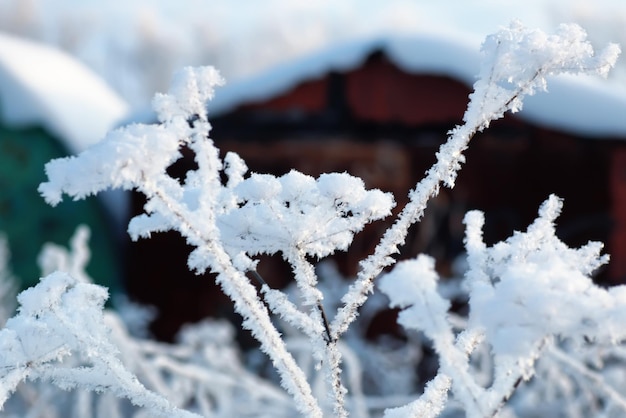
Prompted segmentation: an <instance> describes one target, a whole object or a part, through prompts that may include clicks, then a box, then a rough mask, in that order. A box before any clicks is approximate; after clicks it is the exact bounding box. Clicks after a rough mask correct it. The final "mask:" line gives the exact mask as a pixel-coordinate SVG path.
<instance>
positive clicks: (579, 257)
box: [380, 196, 626, 417]
mask: <svg viewBox="0 0 626 418" xmlns="http://www.w3.org/2000/svg"><path fill="white" fill-rule="evenodd" d="M560 210H561V201H560V200H559V199H558V198H557V197H556V196H550V198H549V199H548V200H546V201H545V202H544V203H543V205H542V206H541V208H540V209H539V217H538V218H537V219H536V220H535V221H534V222H533V223H532V224H531V225H530V226H529V227H528V229H527V231H526V232H524V233H521V232H517V233H515V234H514V235H513V236H512V237H510V238H509V239H507V240H506V241H503V242H499V243H497V244H495V245H493V246H492V247H487V246H486V245H485V244H484V242H483V240H482V231H481V229H482V226H483V223H484V219H483V215H482V213H481V212H478V211H473V212H470V213H468V214H467V216H466V218H465V223H466V225H467V235H466V241H465V242H466V249H467V252H468V262H469V270H468V271H467V273H466V275H465V285H466V289H467V291H468V296H469V304H470V313H469V318H468V323H467V330H466V331H464V332H462V333H460V334H458V335H456V336H455V334H454V333H453V332H452V327H451V325H450V323H449V321H448V309H449V304H448V302H447V301H446V300H444V299H443V298H442V297H441V296H440V295H439V294H438V293H437V289H436V281H437V279H438V277H437V275H436V273H435V271H434V261H433V260H432V259H430V258H427V257H426V256H420V257H418V258H417V259H416V260H413V261H405V262H401V263H398V265H397V266H396V267H395V268H394V270H393V271H392V272H391V273H389V274H387V275H385V276H384V277H383V278H382V279H381V283H380V288H381V290H382V291H383V292H385V293H386V294H387V295H388V296H389V298H390V306H391V307H399V308H401V309H402V311H401V312H400V315H399V317H398V322H399V323H400V324H401V325H403V326H404V327H405V328H407V329H416V330H419V331H422V332H424V333H425V334H426V336H428V337H429V338H430V339H431V340H432V341H433V346H434V348H435V350H436V351H437V354H438V356H439V363H440V376H449V378H450V379H451V387H452V392H453V393H454V398H455V399H456V400H458V401H460V402H461V403H462V404H463V406H464V410H465V412H466V413H467V415H468V417H485V416H488V417H490V416H495V415H496V413H497V412H498V411H499V410H500V408H501V407H502V406H503V403H505V402H506V401H507V400H508V399H509V398H510V396H511V395H512V393H513V392H514V391H515V389H516V388H517V387H518V385H519V384H520V382H521V381H526V380H528V379H530V377H532V376H533V374H534V369H535V362H536V361H537V359H539V358H540V357H541V356H543V355H545V354H546V352H547V353H548V354H552V355H555V356H557V357H559V359H560V360H561V361H563V362H564V363H565V364H566V365H567V366H568V367H570V368H572V369H573V370H574V371H576V372H577V373H580V374H582V375H583V376H584V377H585V378H586V379H589V380H592V381H594V380H596V381H597V380H598V379H599V378H598V377H597V376H596V374H595V373H593V372H585V371H584V369H585V367H584V366H582V365H580V364H578V363H577V362H576V361H574V360H569V359H568V357H567V356H563V355H559V353H560V351H559V350H557V349H556V348H554V344H555V341H556V340H558V339H560V340H567V341H571V342H572V343H574V344H583V343H585V342H586V341H593V342H594V343H595V344H602V345H609V346H610V345H614V344H616V343H619V342H621V341H625V340H626V331H625V330H624V329H623V327H622V326H621V324H622V323H623V318H625V317H626V308H625V307H624V306H626V286H617V287H613V288H610V289H603V288H600V287H598V286H596V285H595V284H594V283H593V281H592V279H591V278H590V275H591V274H592V273H593V271H594V270H596V269H597V268H598V267H600V266H601V265H602V264H604V263H606V262H607V261H608V256H606V255H601V254H600V251H601V249H602V245H601V244H600V243H596V242H590V243H588V244H587V245H585V246H582V247H581V248H578V249H572V248H569V247H567V246H566V245H565V244H564V243H563V242H561V241H560V240H559V239H558V237H557V236H556V235H555V226H554V221H555V220H556V218H557V216H558V215H559V213H560ZM537 318H541V320H538V319H537ZM468 333H470V334H474V336H473V337H471V338H470V339H469V340H468V335H470V334H468ZM477 338H478V340H482V339H484V341H485V343H486V344H488V345H489V347H490V350H491V353H492V355H493V357H494V377H493V380H492V382H491V385H490V386H489V387H488V388H483V387H481V386H480V385H479V384H478V383H477V381H476V379H475V378H474V377H473V376H472V375H471V373H470V367H469V366H470V362H469V354H471V352H472V351H473V350H474V349H475V348H476V342H478V340H477ZM472 340H474V342H472ZM468 343H469V345H468ZM601 387H604V392H605V393H606V394H607V396H608V398H610V399H611V400H612V401H615V402H616V405H622V406H623V405H626V404H623V403H622V402H619V401H621V400H622V399H621V397H615V396H616V392H615V391H614V390H613V389H611V388H610V387H608V386H601ZM625 411H626V410H624V411H623V412H625Z"/></svg>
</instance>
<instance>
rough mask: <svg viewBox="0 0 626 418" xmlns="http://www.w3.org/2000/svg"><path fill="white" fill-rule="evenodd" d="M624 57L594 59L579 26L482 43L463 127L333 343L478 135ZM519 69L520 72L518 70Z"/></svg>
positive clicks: (453, 134) (369, 270)
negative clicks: (552, 83) (550, 79)
mask: <svg viewBox="0 0 626 418" xmlns="http://www.w3.org/2000/svg"><path fill="white" fill-rule="evenodd" d="M533 44H534V45H533ZM523 48H526V50H523ZM520 51H521V52H522V53H521V54H520ZM619 52H620V50H619V47H618V46H617V45H609V46H608V47H607V48H606V49H605V50H604V51H602V53H601V54H599V55H598V56H594V52H593V49H592V48H591V46H590V45H589V43H588V42H587V41H586V34H585V32H584V31H583V30H582V29H581V28H579V27H577V26H575V25H561V26H560V27H559V32H558V33H557V34H555V35H552V36H547V35H545V34H544V33H542V32H540V31H538V30H534V31H533V30H528V29H526V28H524V27H523V26H522V25H521V24H520V23H519V22H514V23H513V24H512V25H511V27H510V28H509V29H508V30H503V31H501V32H499V33H496V34H494V35H491V36H489V37H487V40H486V41H485V43H484V44H483V53H484V55H485V59H484V61H483V64H482V68H481V72H480V75H479V78H478V81H477V82H476V84H475V85H474V92H473V93H472V94H471V95H470V103H469V104H468V107H467V110H466V112H465V114H464V116H463V124H462V125H461V126H457V127H456V128H455V129H453V130H452V131H450V133H449V136H448V140H447V141H446V143H444V144H443V145H442V146H441V148H440V149H439V151H438V152H437V154H436V157H437V161H436V163H435V164H434V165H433V166H432V167H431V168H430V169H429V170H428V172H427V174H426V176H425V177H424V178H423V179H422V180H421V181H420V182H419V183H418V184H417V185H416V187H415V189H413V190H412V191H411V192H410V193H409V202H408V203H407V204H406V206H405V207H404V208H403V209H402V211H401V212H400V214H399V215H398V218H397V220H396V222H395V223H394V224H393V225H392V226H391V227H390V228H389V229H388V230H387V231H385V234H384V235H383V237H382V239H381V241H380V243H379V244H378V245H377V246H376V248H375V250H374V253H373V254H372V255H371V256H369V257H367V258H366V259H365V260H363V261H362V262H361V263H360V270H359V273H358V275H357V280H356V282H355V283H354V285H353V286H352V287H351V289H350V291H349V292H348V293H347V294H346V296H345V297H344V298H343V302H344V306H343V307H342V308H341V309H340V310H339V312H338V313H337V316H336V317H335V319H334V320H333V323H332V328H331V332H332V336H333V339H337V338H339V336H340V335H341V334H343V333H344V332H346V330H347V329H348V327H349V326H350V323H352V321H354V319H355V318H356V316H357V310H358V309H359V307H360V306H361V305H362V304H363V303H365V301H366V300H367V296H368V294H369V293H371V292H372V289H373V282H374V279H375V278H376V277H377V276H378V275H379V274H380V273H381V272H382V270H383V268H385V267H387V266H389V265H392V264H393V263H394V259H393V258H392V257H391V256H392V255H393V254H395V253H397V252H398V246H399V245H401V244H402V243H404V241H405V238H406V235H407V233H408V229H409V228H410V226H411V225H413V224H415V223H416V222H418V221H419V220H420V219H421V218H422V216H423V215H424V210H425V209H426V206H427V204H428V201H429V200H430V199H431V198H433V197H434V196H436V195H437V194H438V193H439V188H440V187H441V185H442V184H444V185H445V186H447V187H450V188H452V187H454V182H455V179H456V175H457V173H458V171H459V170H460V169H461V164H462V163H463V162H465V157H464V156H463V152H464V151H465V150H466V149H467V146H468V144H469V142H470V140H471V139H472V138H473V137H474V135H475V134H476V133H478V132H480V131H482V130H484V129H486V128H487V127H488V126H489V124H490V123H491V122H492V121H494V120H497V119H500V118H502V117H503V116H504V113H505V112H506V111H509V110H510V111H512V112H516V111H519V110H520V109H521V107H522V99H523V97H524V96H526V95H532V94H534V93H535V92H536V91H537V90H545V89H546V80H545V77H546V76H548V75H554V74H560V73H586V74H600V75H606V74H607V72H608V71H609V69H610V68H611V67H612V66H613V65H614V64H615V61H616V59H617V56H618V55H619ZM515 55H517V56H515ZM524 55H526V57H525V56H524ZM525 58H526V59H528V61H525ZM511 61H512V62H511ZM515 64H518V65H520V68H515ZM509 67H513V68H509ZM515 71H517V74H516V73H515Z"/></svg>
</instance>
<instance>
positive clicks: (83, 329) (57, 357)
mask: <svg viewBox="0 0 626 418" xmlns="http://www.w3.org/2000/svg"><path fill="white" fill-rule="evenodd" d="M106 298H107V292H106V290H105V289H103V288H101V287H100V286H96V285H92V284H87V283H81V282H79V281H77V280H75V279H73V278H71V277H70V276H68V275H67V274H65V273H53V274H51V275H49V276H47V277H46V278H44V279H43V280H42V281H41V283H39V284H38V285H37V286H35V287H34V288H31V289H28V290H26V291H24V292H22V293H21V294H20V295H19V297H18V301H19V303H20V307H19V313H18V314H17V315H16V316H14V317H12V318H11V319H9V321H7V324H6V327H5V328H4V329H2V330H1V331H0V351H1V352H2V353H3V355H2V357H0V405H3V404H4V403H5V402H6V400H7V398H8V397H9V395H10V393H11V392H13V391H14V390H15V389H16V388H17V385H18V384H19V383H21V382H22V381H24V380H26V379H31V380H34V379H40V380H42V381H50V382H51V383H54V384H55V385H57V386H59V387H60V388H62V389H73V388H76V387H81V388H83V389H88V390H92V391H97V392H100V391H103V390H106V391H108V392H110V393H112V394H115V395H116V396H120V397H125V398H128V399H129V400H130V401H131V402H133V403H134V404H135V405H138V406H145V407H147V408H148V409H149V410H150V411H152V413H154V414H156V415H159V416H164V417H196V416H197V415H196V414H192V413H190V412H187V411H184V410H181V409H178V408H176V407H175V406H173V405H171V404H170V403H169V401H167V400H166V399H165V398H163V397H161V396H159V395H157V394H155V393H153V392H150V391H149V390H147V389H146V388H145V387H144V386H143V385H142V384H140V383H139V381H138V380H137V379H136V378H135V376H133V375H132V374H131V373H129V372H128V371H127V370H126V369H125V368H124V366H123V365H122V363H121V362H120V360H119V358H118V356H117V354H118V351H117V349H116V348H115V347H114V346H113V345H112V344H111V343H110V342H109V340H108V335H107V334H108V331H107V328H106V326H105V325H104V318H103V315H102V307H103V304H104V301H105V300H106ZM68 356H78V357H80V358H83V359H84V360H85V361H86V362H87V364H88V365H83V366H79V367H59V365H60V362H61V361H62V360H63V359H64V358H66V357H68Z"/></svg>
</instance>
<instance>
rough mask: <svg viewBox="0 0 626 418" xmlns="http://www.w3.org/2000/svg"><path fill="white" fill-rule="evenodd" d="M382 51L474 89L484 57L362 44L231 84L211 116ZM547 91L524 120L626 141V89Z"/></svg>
mask: <svg viewBox="0 0 626 418" xmlns="http://www.w3.org/2000/svg"><path fill="white" fill-rule="evenodd" d="M377 51H381V52H383V53H384V54H385V55H386V56H387V58H388V59H390V60H391V61H392V62H393V63H394V64H395V65H396V66H398V67H399V68H400V69H401V70H403V71H405V72H407V73H411V74H428V75H442V76H447V77H450V78H453V79H456V80H458V81H461V82H463V83H464V84H466V85H468V86H471V85H472V84H473V83H474V81H475V76H476V74H478V70H479V65H480V51H478V50H476V48H475V47H474V46H473V44H471V43H468V42H465V41H463V40H462V39H455V38H446V37H445V36H442V35H412V36H405V37H374V38H367V39H357V40H352V41H349V42H344V43H340V44H336V45H332V46H328V47H326V48H324V49H321V50H318V51H317V52H316V53H312V54H308V55H304V56H301V57H300V58H298V59H294V60H291V61H289V62H286V63H283V64H280V65H277V66H275V67H273V68H271V69H270V70H267V71H264V72H261V73H259V74H257V75H255V76H252V77H249V78H247V79H244V80H241V81H238V82H235V83H232V84H227V85H226V86H225V87H223V88H220V89H219V90H218V91H217V92H216V96H215V99H214V100H213V101H212V102H211V103H210V104H209V111H210V113H211V114H212V115H213V116H219V115H222V114H225V113H228V112H229V111H232V110H234V109H236V108H237V107H239V106H241V105H244V104H250V103H258V102H263V101H266V100H269V99H272V98H275V97H278V96H280V95H282V94H284V93H286V92H288V91H289V90H291V89H292V88H294V87H296V86H298V85H299V84H301V83H303V82H305V81H310V80H314V79H318V78H321V77H323V76H324V75H326V74H328V73H330V72H344V71H349V70H353V69H355V68H358V67H359V66H360V65H362V64H363V63H364V62H365V60H366V59H367V57H368V56H370V55H371V54H372V53H374V52H377ZM548 89H549V93H539V94H537V95H535V96H532V97H528V98H526V100H525V102H524V108H523V110H522V112H521V113H520V114H519V117H520V118H522V119H525V120H527V121H529V122H532V123H535V124H537V125H541V126H545V127H549V128H553V129H558V130H561V131H565V132H569V133H573V134H578V135H584V136H589V137H605V138H606V137H617V138H626V117H625V115H626V89H624V90H621V91H617V90H616V89H615V87H614V86H610V85H609V84H607V83H604V82H603V80H602V79H598V78H592V77H586V76H560V77H557V78H554V79H552V80H550V81H549V83H548Z"/></svg>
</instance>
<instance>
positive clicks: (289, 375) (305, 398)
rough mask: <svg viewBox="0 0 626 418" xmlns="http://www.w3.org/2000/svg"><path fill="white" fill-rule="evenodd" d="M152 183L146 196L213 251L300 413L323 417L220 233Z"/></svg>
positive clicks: (224, 283)
mask: <svg viewBox="0 0 626 418" xmlns="http://www.w3.org/2000/svg"><path fill="white" fill-rule="evenodd" d="M152 185H153V183H151V182H144V183H143V186H142V187H140V190H141V191H142V192H143V193H145V194H146V196H154V197H156V198H158V199H159V200H160V201H161V203H162V206H163V207H165V208H167V210H169V212H170V214H171V215H172V216H173V217H175V218H176V219H177V220H178V222H179V230H180V232H181V233H182V234H183V235H184V236H185V237H186V238H187V239H188V241H189V242H190V243H192V244H193V245H194V246H195V247H196V248H198V249H201V250H202V251H203V252H205V253H206V254H211V256H212V263H211V266H212V268H213V270H214V272H215V273H217V277H216V282H217V283H218V284H219V285H220V286H221V288H222V290H223V291H224V293H225V294H226V295H227V296H228V297H230V299H231V300H232V301H233V302H234V307H235V311H236V312H237V313H239V314H240V315H241V316H242V317H243V318H245V319H244V323H243V325H244V327H246V328H248V329H250V330H252V331H253V335H254V337H255V338H256V339H257V340H258V341H259V343H260V344H261V348H262V349H263V351H264V352H266V353H267V354H268V355H269V357H270V359H271V361H272V364H273V365H274V367H275V368H276V371H277V372H278V373H279V375H280V376H281V379H282V380H283V386H284V387H285V388H286V389H287V391H288V392H289V393H290V394H291V395H292V396H293V397H294V399H295V400H296V405H297V407H298V409H299V410H300V412H302V413H303V414H305V415H307V416H310V417H322V410H321V409H320V406H319V404H318V402H317V400H316V399H315V397H313V394H312V392H311V387H310V385H309V384H308V382H307V380H306V376H305V374H304V373H303V371H302V370H301V369H300V368H299V367H298V365H297V364H296V362H295V360H294V358H293V356H292V355H291V354H290V353H289V352H288V351H287V348H286V347H285V342H284V341H283V340H282V338H281V337H280V333H279V332H278V330H277V329H276V328H275V327H274V325H273V324H272V322H271V319H270V317H269V315H268V312H267V309H266V308H265V306H263V304H262V303H261V301H260V300H259V298H258V296H257V292H256V289H255V288H254V286H252V284H250V282H249V281H248V279H247V278H246V276H245V275H244V274H243V273H242V272H241V271H239V270H238V269H237V268H235V267H234V266H233V263H232V260H231V258H230V257H229V255H228V253H227V252H226V250H225V249H224V247H223V246H222V245H221V244H220V242H219V240H216V239H212V238H210V236H215V237H219V233H217V231H214V233H213V234H207V235H206V236H203V234H201V233H200V232H199V231H198V228H195V227H194V225H193V221H192V219H193V216H192V214H189V213H188V210H187V208H186V207H184V206H183V205H181V204H180V203H179V202H178V201H176V200H173V199H171V198H169V196H167V195H165V194H164V193H163V192H162V189H161V188H159V187H153V186H152ZM162 210H163V209H162Z"/></svg>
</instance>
